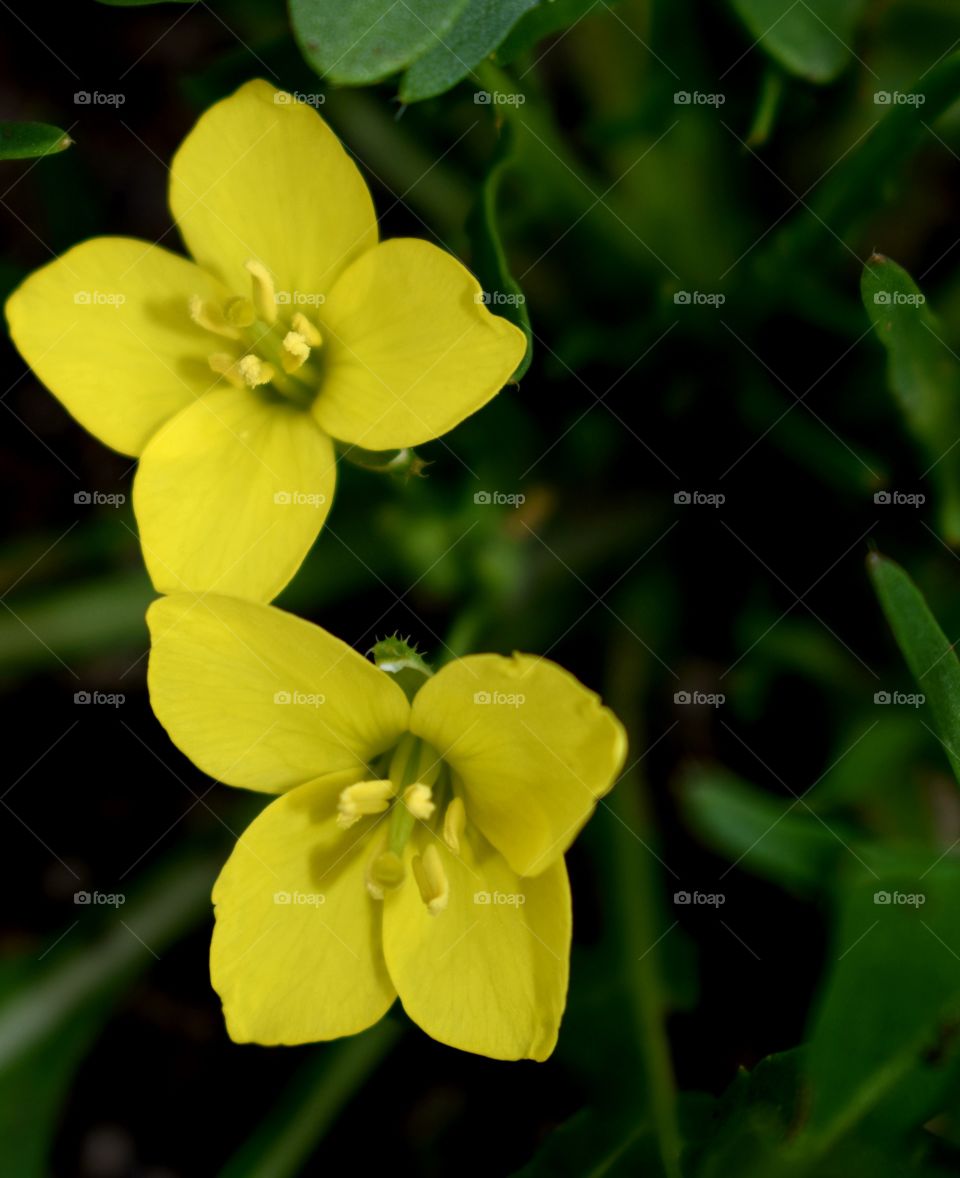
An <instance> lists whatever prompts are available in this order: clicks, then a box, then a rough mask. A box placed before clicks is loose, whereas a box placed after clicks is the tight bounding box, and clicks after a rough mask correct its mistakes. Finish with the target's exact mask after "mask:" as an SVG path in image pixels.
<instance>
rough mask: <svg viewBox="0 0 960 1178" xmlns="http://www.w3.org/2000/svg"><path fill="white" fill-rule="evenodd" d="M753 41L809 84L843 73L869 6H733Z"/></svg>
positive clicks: (763, 1)
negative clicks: (857, 31)
mask: <svg viewBox="0 0 960 1178" xmlns="http://www.w3.org/2000/svg"><path fill="white" fill-rule="evenodd" d="M731 2H732V4H733V8H734V11H735V12H736V13H737V15H738V16H739V17H740V19H741V20H742V21H743V22H744V24H745V25H746V26H747V29H748V31H749V33H750V36H751V37H753V38H754V39H755V40H756V42H757V43H758V44H759V45H762V46H763V48H764V49H765V50H766V51H767V53H769V54H770V56H771V57H772V58H773V59H774V60H775V61H777V62H779V63H780V65H782V66H783V67H784V68H785V69H788V70H789V71H790V72H791V73H793V74H798V75H799V76H800V77H802V78H808V79H809V80H810V81H811V82H829V81H831V80H832V79H833V78H835V77H836V76H837V74H839V73H840V72H841V70H843V68H844V67H845V66H846V65H847V63H848V62H849V60H850V57H851V56H852V54H853V49H852V48H851V45H852V42H853V39H854V35H855V32H856V28H857V25H858V24H859V21H860V18H861V16H862V15H863V12H864V9H865V8H866V0H731Z"/></svg>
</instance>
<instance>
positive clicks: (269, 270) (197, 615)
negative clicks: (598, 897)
mask: <svg viewBox="0 0 960 1178" xmlns="http://www.w3.org/2000/svg"><path fill="white" fill-rule="evenodd" d="M286 98H287V96H286V95H279V94H278V92H277V91H275V90H274V89H273V88H272V87H271V86H269V85H268V84H267V83H265V82H262V81H254V82H251V83H248V84H247V85H245V86H242V87H241V88H240V89H239V90H238V91H237V92H236V93H235V94H234V95H232V96H231V97H229V98H227V99H225V100H223V101H222V102H220V103H218V104H216V105H215V106H214V107H212V108H211V109H210V110H209V111H207V113H206V114H204V115H203V117H202V118H201V119H200V120H199V122H198V124H197V126H196V127H195V128H194V130H193V131H192V132H191V133H190V134H189V135H188V136H187V139H186V140H185V142H184V143H183V144H182V146H181V147H180V149H179V151H178V152H177V154H176V156H175V158H174V160H173V164H172V167H171V181H170V204H171V208H172V211H173V215H174V219H175V221H176V223H177V226H178V228H179V230H180V232H181V234H182V236H183V239H184V242H185V243H186V246H187V249H188V251H189V253H190V254H191V255H192V259H193V260H192V261H191V260H187V259H185V258H183V257H180V256H179V255H175V254H173V253H170V252H168V251H167V250H165V249H163V248H161V247H160V246H159V245H158V244H149V243H146V242H141V241H136V240H133V239H129V238H96V239H94V240H92V241H87V242H84V243H81V244H80V245H77V246H75V247H74V248H73V249H72V250H70V251H68V252H67V253H66V254H64V255H63V256H62V257H61V258H59V259H57V260H56V261H54V262H51V263H50V264H49V265H47V266H45V267H44V268H43V269H41V270H39V271H37V272H36V273H34V274H32V275H31V276H30V277H29V278H28V279H27V280H26V281H25V282H24V283H23V285H22V286H21V287H20V288H19V289H18V290H17V291H15V292H14V294H13V295H12V296H11V297H10V300H9V302H8V304H7V317H8V321H9V325H10V332H11V335H12V338H13V340H14V342H15V343H16V345H17V347H18V348H19V350H20V352H21V353H22V355H23V356H24V358H25V359H26V360H27V362H28V363H29V364H30V366H31V367H32V368H33V370H34V371H35V372H36V373H37V375H38V376H39V377H40V379H41V380H43V382H44V383H45V384H46V385H47V386H48V387H49V388H50V389H51V390H52V392H53V393H54V394H55V395H56V396H57V397H58V398H59V399H60V400H61V401H62V403H63V404H64V405H65V406H66V408H67V409H68V410H69V411H70V412H71V413H72V414H73V415H74V417H76V418H77V420H78V421H79V422H81V424H83V425H84V426H85V427H86V428H87V429H88V430H90V432H92V433H94V434H95V435H96V436H97V437H99V438H100V439H101V440H102V441H104V442H105V443H106V444H107V445H109V446H112V447H113V448H115V449H117V450H120V451H121V452H123V453H125V454H129V455H131V456H135V457H137V458H138V459H139V464H138V470H137V474H136V478H135V482H134V494H133V501H134V510H135V513H136V518H137V524H138V527H139V530H140V538H141V544H142V549H143V555H144V560H145V562H146V565H147V568H148V570H149V573H150V576H151V579H152V581H153V584H154V586H155V587H156V589H157V590H158V591H159V592H160V593H161V594H163V595H164V596H162V597H160V599H159V600H157V601H156V602H154V604H153V605H152V606H151V607H150V610H149V613H148V622H149V625H150V633H151V656H150V664H149V675H148V679H149V688H150V697H151V702H152V705H153V708H154V711H155V712H156V715H157V717H158V718H159V720H160V722H161V723H162V724H163V725H164V727H165V728H166V730H167V732H168V733H169V735H170V737H171V739H172V740H173V741H174V743H175V744H177V746H178V747H179V748H181V749H182V750H183V751H184V752H185V753H186V754H187V756H189V757H190V758H191V759H192V760H193V761H194V762H195V763H196V764H197V765H198V766H199V767H200V768H201V769H202V770H204V771H205V772H207V773H209V774H210V775H211V776H213V777H215V778H217V779H218V780H220V781H223V782H226V783H227V784H229V785H235V786H239V787H242V788H245V789H252V790H260V791H262V792H265V793H268V794H275V795H277V797H276V799H275V800H274V801H272V802H270V804H268V805H267V806H266V808H265V809H264V810H263V811H262V812H261V814H260V815H259V817H258V818H257V819H256V820H255V821H254V822H253V823H252V825H251V826H250V827H249V829H248V830H247V831H246V832H245V833H244V834H243V836H242V837H241V838H240V839H239V840H238V841H237V845H236V848H235V850H234V852H233V854H232V855H231V856H230V859H229V860H228V862H227V864H226V865H225V867H224V869H223V872H222V874H221V876H220V878H219V880H218V881H217V884H216V887H215V889H214V895H213V899H214V904H215V911H216V926H215V931H214V936H213V945H212V951H211V974H212V980H213V985H214V987H215V988H216V990H217V991H218V993H219V994H220V996H221V998H222V1000H223V1006H224V1013H225V1017H226V1022H227V1027H228V1030H229V1033H230V1035H231V1036H232V1038H234V1039H235V1040H237V1041H238V1042H246V1041H254V1042H258V1043H265V1044H277V1043H286V1044H294V1043H305V1042H312V1041H316V1040H324V1039H332V1038H335V1037H338V1036H342V1035H348V1034H352V1033H354V1032H357V1031H360V1030H362V1029H363V1028H364V1027H367V1026H370V1025H371V1024H372V1023H374V1022H376V1021H377V1020H378V1019H379V1018H380V1017H382V1015H383V1014H384V1013H385V1012H386V1011H387V1009H388V1008H389V1007H390V1006H391V1004H392V1003H393V1002H394V1000H395V998H396V997H397V996H398V995H399V997H400V1000H401V1002H402V1003H403V1006H404V1009H405V1010H406V1011H407V1013H408V1014H409V1016H410V1017H411V1018H412V1019H413V1020H414V1021H415V1022H417V1023H418V1024H419V1025H420V1026H421V1027H422V1028H423V1029H424V1030H425V1031H427V1032H428V1033H429V1034H430V1035H432V1036H433V1037H434V1038H436V1039H438V1040H440V1041H441V1042H444V1043H448V1044H451V1045H452V1046H455V1047H459V1048H461V1049H463V1050H467V1051H474V1052H479V1053H482V1054H484V1055H488V1056H492V1057H494V1058H498V1059H518V1058H524V1057H528V1058H532V1059H545V1058H546V1057H547V1056H548V1055H549V1054H550V1052H551V1051H552V1049H553V1046H554V1044H555V1043H556V1039H557V1033H558V1029H559V1025H560V1019H561V1016H562V1013H563V1008H564V1003H565V999H566V989H567V973H568V961H569V953H570V935H571V912H570V894H569V886H568V881H567V874H566V868H565V866H564V858H563V856H564V853H565V851H566V850H567V848H568V847H569V846H570V844H571V842H572V841H573V839H574V838H575V837H576V835H577V833H578V832H579V830H580V828H581V827H582V826H583V824H584V823H585V822H586V820H587V819H588V818H589V816H590V814H591V813H592V811H593V809H594V807H595V805H596V802H597V799H598V798H600V797H601V796H602V795H603V794H604V793H606V792H607V790H609V789H610V788H611V786H612V785H613V783H614V781H615V780H616V777H617V775H618V773H619V772H620V769H621V768H622V765H623V761H624V757H625V752H626V740H625V736H624V732H623V729H622V727H621V725H620V724H619V722H618V721H617V719H616V718H615V717H614V716H613V714H612V713H611V712H610V711H609V710H607V709H606V708H604V707H603V706H602V705H601V703H600V701H599V699H598V698H597V696H596V695H594V694H593V693H592V692H590V691H588V690H587V689H586V688H585V687H583V686H582V685H581V684H580V683H578V682H577V680H576V679H574V678H573V677H572V676H571V675H569V674H568V673H567V672H565V671H564V670H562V669H561V668H560V667H558V666H556V665H555V664H553V663H551V662H548V661H547V660H545V659H541V658H536V657H534V656H532V655H520V654H515V655H513V656H512V658H504V657H501V656H499V655H475V656H470V657H467V658H463V659H460V660H457V661H454V662H452V663H449V664H448V665H446V666H444V667H442V668H441V669H440V670H439V671H438V672H437V673H436V674H431V673H430V672H429V670H428V668H426V666H425V665H421V667H420V669H419V670H418V671H417V672H416V673H415V674H414V676H413V679H412V681H413V682H414V687H413V688H410V687H409V683H410V682H411V680H410V679H409V678H408V679H406V680H405V681H404V687H405V688H406V690H404V688H402V687H401V685H400V679H399V677H396V676H394V675H393V674H392V673H391V672H390V670H389V669H387V666H386V664H381V665H380V666H378V665H375V664H374V663H373V662H370V661H369V660H368V659H366V658H364V657H362V656H361V655H359V654H358V653H357V652H355V651H354V650H352V649H351V648H350V647H348V646H346V645H345V644H344V643H342V642H340V641H339V640H338V639H337V638H335V637H333V636H332V635H330V634H328V633H326V632H325V631H324V630H322V629H320V628H319V627H317V626H314V625H311V624H309V623H307V622H305V621H301V620H299V619H297V618H294V617H292V616H290V615H289V614H285V613H282V612H281V611H279V610H277V609H275V608H273V607H272V606H270V605H268V604H265V603H267V602H269V601H271V600H272V599H273V597H275V596H276V594H277V593H278V592H279V591H280V590H281V589H282V588H283V587H284V586H285V585H286V584H287V582H288V581H289V580H290V579H291V577H293V575H294V574H295V572H296V570H297V568H298V567H299V565H300V563H301V561H302V560H303V558H304V556H305V555H306V553H307V551H308V550H309V548H310V546H311V545H312V544H313V542H314V540H315V539H316V537H317V534H318V532H319V531H320V528H321V526H322V524H323V522H324V519H325V517H326V514H327V512H328V511H329V509H330V505H331V501H332V499H333V493H334V486H335V481H336V451H335V445H334V443H335V442H339V443H344V444H347V445H352V446H361V447H364V448H366V449H371V450H390V449H399V448H403V447H409V446H415V445H418V444H420V443H423V442H426V441H429V440H430V439H433V438H437V437H440V436H441V435H442V434H444V433H446V432H447V431H448V430H450V429H452V428H453V427H454V426H455V425H457V424H458V423H459V422H460V421H462V420H463V419H464V418H465V417H467V416H469V415H470V414H472V413H474V412H475V411H476V410H478V409H479V408H481V407H482V406H483V405H484V404H486V402H487V401H489V400H490V399H491V398H492V397H493V396H494V395H496V393H497V392H498V391H499V390H500V389H501V388H502V386H503V385H504V384H505V383H506V382H507V381H508V380H509V378H510V376H511V374H512V373H513V372H514V370H515V369H516V367H517V365H518V364H519V362H520V359H521V357H522V355H523V352H524V347H525V340H524V337H523V334H522V333H521V332H520V331H519V330H518V329H517V328H516V327H514V326H513V325H512V324H511V323H509V322H507V321H506V320H505V319H502V318H500V317H498V316H496V315H493V314H491V313H490V312H489V310H488V309H487V307H486V306H485V305H484V303H483V300H482V297H481V294H482V292H481V289H480V286H479V284H478V283H477V281H476V279H475V278H474V277H473V276H472V275H471V274H470V273H469V272H468V271H467V270H466V269H464V267H463V266H462V265H460V263H459V262H457V261H456V260H455V259H454V258H453V257H451V256H450V255H449V254H447V253H445V252H444V251H443V250H441V249H438V248H437V247H435V246H433V245H431V244H429V243H427V242H425V241H419V240H413V239H394V240H390V241H385V242H381V241H379V240H378V232H377V221H376V217H375V214H374V209H373V204H372V201H371V198H370V194H369V192H368V190H367V187H366V185H365V183H364V181H363V178H362V176H361V175H360V172H359V171H358V169H357V167H356V166H355V164H354V163H353V161H352V160H351V159H350V157H349V156H348V155H347V154H346V152H345V151H344V150H343V148H342V147H341V145H340V144H339V142H338V141H337V139H336V137H335V136H334V134H333V133H332V131H331V130H330V129H329V128H328V127H327V125H326V124H325V123H324V122H323V120H322V119H321V118H320V117H319V115H318V114H317V113H316V112H315V111H314V110H313V109H312V108H310V107H308V106H305V105H303V104H300V103H297V102H290V101H283V100H279V99H286Z"/></svg>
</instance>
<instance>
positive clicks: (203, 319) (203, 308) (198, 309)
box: [188, 295, 240, 339]
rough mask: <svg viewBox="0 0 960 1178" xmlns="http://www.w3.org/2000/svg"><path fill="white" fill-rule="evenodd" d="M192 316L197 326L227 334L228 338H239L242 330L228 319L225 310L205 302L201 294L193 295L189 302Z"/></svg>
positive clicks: (219, 333) (223, 334) (216, 332)
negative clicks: (225, 316) (224, 313)
mask: <svg viewBox="0 0 960 1178" xmlns="http://www.w3.org/2000/svg"><path fill="white" fill-rule="evenodd" d="M188 306H189V308H190V318H191V319H192V320H193V321H194V323H196V325H197V327H202V328H203V329H204V331H212V332H213V333H214V334H215V335H222V336H225V337H226V338H227V339H239V338H240V332H239V331H237V329H236V328H235V327H234V326H233V325H232V324H230V323H228V322H227V321H226V319H225V318H224V316H223V312H222V311H221V310H220V308H219V307H217V306H215V305H214V304H213V303H208V302H204V300H203V299H202V298H201V297H200V296H199V295H191V296H190V301H189V303H188Z"/></svg>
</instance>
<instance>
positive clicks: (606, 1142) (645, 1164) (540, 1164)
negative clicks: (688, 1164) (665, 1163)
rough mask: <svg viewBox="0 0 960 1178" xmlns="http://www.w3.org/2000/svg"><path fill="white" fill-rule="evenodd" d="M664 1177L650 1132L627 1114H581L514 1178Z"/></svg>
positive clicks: (587, 1111) (553, 1135)
mask: <svg viewBox="0 0 960 1178" xmlns="http://www.w3.org/2000/svg"><path fill="white" fill-rule="evenodd" d="M660 1172H661V1171H660V1169H659V1167H658V1164H657V1157H656V1146H655V1144H654V1137H653V1133H652V1131H651V1129H650V1127H649V1126H645V1125H643V1124H642V1123H640V1124H638V1123H636V1122H635V1121H632V1120H631V1119H630V1118H629V1117H627V1116H625V1115H624V1114H623V1113H620V1114H619V1115H618V1114H611V1113H610V1112H608V1111H605V1112H598V1111H597V1110H596V1109H593V1108H585V1109H581V1110H580V1112H578V1113H576V1114H575V1115H574V1116H572V1117H571V1118H570V1120H569V1121H565V1122H564V1123H563V1124H562V1125H561V1126H560V1127H559V1128H558V1129H554V1131H553V1132H552V1133H551V1134H550V1136H549V1137H547V1139H546V1140H545V1141H544V1143H543V1145H542V1146H541V1147H540V1149H539V1150H537V1153H536V1155H535V1156H534V1157H533V1159H532V1160H531V1161H530V1162H529V1163H528V1164H527V1165H526V1166H524V1167H523V1169H522V1170H518V1171H516V1174H515V1175H514V1178H584V1175H589V1176H590V1178H601V1175H602V1176H603V1178H614V1176H615V1175H620V1174H622V1175H633V1174H646V1175H649V1176H650V1178H654V1176H655V1175H657V1174H659V1173H660Z"/></svg>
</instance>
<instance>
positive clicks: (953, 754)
mask: <svg viewBox="0 0 960 1178" xmlns="http://www.w3.org/2000/svg"><path fill="white" fill-rule="evenodd" d="M867 567H868V568H869V570H870V577H871V579H872V581H873V587H874V589H875V590H876V594H877V597H879V599H880V604H881V606H882V607H883V612H884V614H885V615H886V618H887V622H888V623H889V625H890V629H891V630H892V631H893V634H894V637H895V638H896V640H897V645H898V646H899V647H900V650H901V652H902V653H903V657H904V658H905V659H906V661H907V666H908V667H909V668H910V670H911V672H912V673H913V677H914V679H915V680H916V682H917V686H918V687H919V689H920V692H921V693H922V694H923V695H925V696H926V702H927V703H928V704H929V705H930V711H931V713H932V714H933V723H934V727H935V728H936V731H937V735H938V736H939V738H940V741H941V743H942V744H943V747H944V750H945V752H946V754H947V757H948V758H949V760H950V764H951V766H952V768H953V772H954V774H955V776H956V778H957V780H958V781H960V662H958V660H957V656H956V653H955V651H954V649H953V646H952V645H951V643H950V642H948V640H947V636H946V635H945V634H944V632H943V631H942V630H941V629H940V626H939V625H938V624H937V619H936V618H935V617H934V616H933V614H932V613H931V612H930V608H929V606H928V605H927V603H926V601H924V599H923V594H922V593H921V592H920V590H919V589H918V588H917V587H916V585H914V583H913V581H911V580H910V578H909V577H908V576H907V574H906V573H905V572H904V570H903V569H902V568H901V567H900V566H899V565H898V564H895V563H894V561H892V560H887V559H886V557H883V556H880V555H879V553H872V554H871V555H870V557H869V559H868V566H867Z"/></svg>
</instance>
